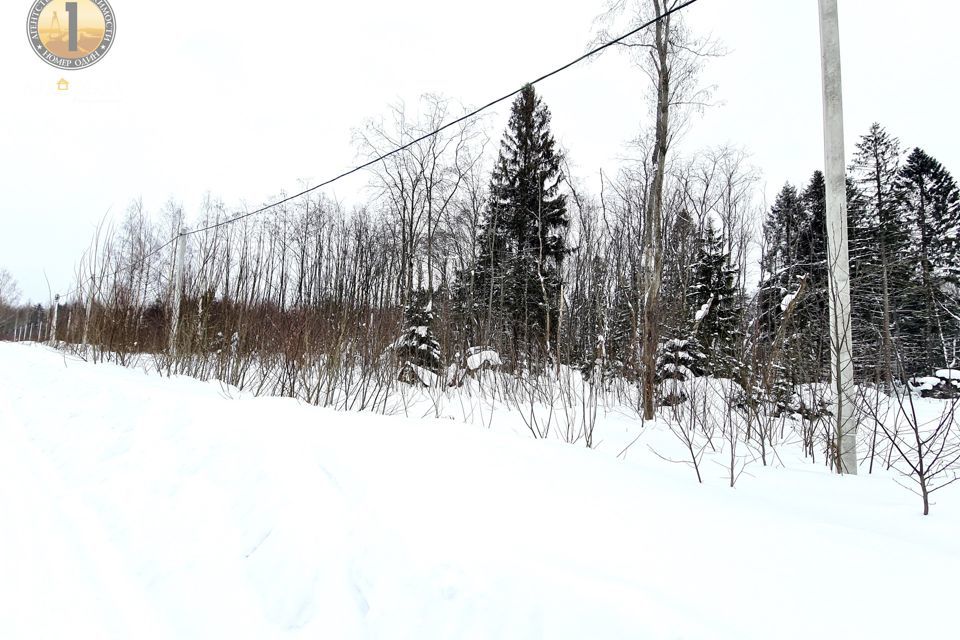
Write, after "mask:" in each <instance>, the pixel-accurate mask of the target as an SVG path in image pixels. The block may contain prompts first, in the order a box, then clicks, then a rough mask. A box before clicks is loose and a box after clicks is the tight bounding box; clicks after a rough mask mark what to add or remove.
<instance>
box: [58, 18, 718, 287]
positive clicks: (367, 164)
mask: <svg viewBox="0 0 960 640" xmlns="http://www.w3.org/2000/svg"><path fill="white" fill-rule="evenodd" d="M697 2H699V0H686V1H685V2H682V3H680V4H678V5H676V6H674V7H672V8H670V9H668V10H666V11H664V12H663V13H661V14H660V15H657V16H656V17H654V18H652V19H651V20H648V21H647V22H644V23H643V24H641V25H640V26H638V27H636V28H634V29H631V30H630V31H628V32H627V33H624V34H623V35H621V36H620V37H618V38H614V39H613V40H610V41H608V42H605V43H603V44H601V45H599V46H597V47H595V48H593V49H591V50H589V51H587V52H586V53H584V54H583V55H581V56H579V57H577V58H575V59H573V60H571V61H570V62H568V63H566V64H564V65H562V66H560V67H557V68H556V69H554V70H553V71H550V72H548V73H545V74H543V75H542V76H540V77H538V78H536V79H535V80H532V81H531V82H529V83H527V84H529V85H531V86H532V85H536V84H538V83H540V82H543V81H544V80H547V79H549V78H552V77H553V76H555V75H557V74H559V73H562V72H564V71H566V70H567V69H569V68H570V67H573V66H575V65H577V64H579V63H581V62H583V61H584V60H586V59H587V58H590V57H593V56H595V55H597V54H598V53H600V52H602V51H604V50H606V49H609V48H610V47H612V46H614V45H617V44H620V43H621V42H623V41H624V40H626V39H628V38H630V37H632V36H635V35H636V34H638V33H640V32H641V31H643V30H645V29H647V28H649V27H651V26H652V25H654V24H656V23H657V22H659V21H660V20H663V19H665V18H668V17H669V16H671V15H673V14H674V13H677V12H679V11H682V10H683V9H686V8H687V7H689V6H690V5H692V4H695V3H697ZM525 86H526V85H524V87H525ZM524 87H520V88H519V89H514V90H513V91H511V92H510V93H507V94H505V95H503V96H500V97H499V98H496V99H495V100H491V101H490V102H488V103H486V104H484V105H483V106H481V107H478V108H476V109H474V110H473V111H471V112H469V113H467V114H464V115H462V116H460V117H459V118H456V119H454V120H451V121H450V122H448V123H446V124H444V125H441V126H439V127H437V128H436V129H434V130H433V131H430V132H428V133H425V134H423V135H422V136H420V137H418V138H416V139H414V140H411V141H410V142H407V143H406V144H403V145H400V146H399V147H396V148H395V149H392V150H390V151H388V152H386V153H384V154H382V155H380V156H378V157H376V158H374V159H372V160H369V161H367V162H364V163H363V164H360V165H358V166H356V167H353V168H352V169H349V170H347V171H344V172H343V173H341V174H339V175H337V176H334V177H333V178H330V179H329V180H324V181H323V182H321V183H319V184H316V185H314V186H312V187H309V188H307V189H304V190H303V191H300V192H299V193H295V194H293V195H291V196H287V197H285V198H282V199H280V200H277V201H276V202H271V203H270V204H267V205H264V206H262V207H260V208H259V209H256V210H254V211H248V212H244V213H242V214H239V215H236V216H233V217H231V218H228V219H227V220H222V221H220V222H215V223H213V224H209V225H206V226H203V227H199V228H197V229H191V230H189V231H184V232H181V233H182V234H183V235H186V236H192V235H194V234H197V233H203V232H205V231H212V230H213V229H217V228H219V227H223V226H226V225H229V224H233V223H235V222H239V221H240V220H244V219H246V218H249V217H251V216H255V215H259V214H261V213H263V212H265V211H268V210H270V209H272V208H274V207H277V206H280V205H282V204H285V203H287V202H290V201H291V200H296V199H297V198H300V197H303V196H305V195H307V194H308V193H312V192H314V191H316V190H317V189H322V188H323V187H326V186H329V185H331V184H333V183H334V182H337V181H338V180H342V179H343V178H346V177H347V176H350V175H353V174H354V173H357V172H359V171H363V170H364V169H366V168H368V167H371V166H373V165H375V164H377V163H378V162H382V161H384V160H386V159H387V158H389V157H391V156H394V155H396V154H398V153H400V152H401V151H405V150H407V149H409V148H410V147H412V146H413V145H415V144H418V143H420V142H423V141H424V140H427V139H429V138H432V137H433V136H435V135H437V134H439V133H442V132H443V131H446V130H447V129H449V128H450V127H454V126H456V125H458V124H460V123H462V122H466V121H467V120H470V119H472V118H475V117H476V116H478V115H480V114H481V113H483V112H484V111H486V110H487V109H489V108H491V107H494V106H496V105H498V104H500V103H501V102H505V101H506V100H509V99H510V98H512V97H513V96H515V95H517V94H518V93H520V92H521V91H523V89H524ZM179 236H180V234H177V235H176V236H174V237H173V238H171V239H170V240H168V241H167V242H165V243H164V244H163V245H161V246H160V247H158V248H157V249H154V250H153V251H151V252H150V253H148V254H147V255H146V256H144V257H143V259H142V262H146V261H147V260H148V259H149V258H152V257H153V256H154V255H156V254H158V253H160V252H161V251H162V250H163V249H166V248H167V247H168V246H170V245H171V244H173V243H174V242H175V241H176V240H177V238H178V237H179ZM121 271H123V269H119V270H117V271H115V272H114V273H113V274H111V277H115V276H117V275H119V274H120V272H121ZM79 289H80V287H79V285H78V286H77V287H76V288H74V289H72V290H71V291H70V292H68V293H67V294H65V295H64V296H63V297H64V298H66V297H68V296H70V295H72V294H73V293H76V292H77V291H79Z"/></svg>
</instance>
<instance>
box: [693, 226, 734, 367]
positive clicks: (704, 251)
mask: <svg viewBox="0 0 960 640" xmlns="http://www.w3.org/2000/svg"><path fill="white" fill-rule="evenodd" d="M692 282H693V284H692V285H691V287H690V299H691V301H692V303H693V304H692V305H691V306H692V307H693V308H695V309H696V313H695V316H694V324H695V329H696V330H695V331H694V337H695V338H696V339H697V340H698V341H699V344H700V347H701V351H702V352H703V354H704V369H705V370H706V373H710V374H712V375H714V376H717V377H736V376H737V375H738V374H739V373H740V370H741V368H742V362H741V358H740V353H739V352H740V348H741V344H740V342H741V340H740V338H741V337H742V336H741V332H740V322H741V319H742V317H743V297H742V296H741V294H740V291H739V289H738V286H737V270H736V269H735V268H734V267H732V266H731V265H730V253H729V251H727V250H726V249H725V247H724V243H723V237H722V236H721V235H720V233H719V232H718V231H717V230H716V229H714V226H713V224H712V222H711V221H710V220H708V221H707V223H706V224H705V225H704V229H703V232H702V234H701V238H700V250H699V255H698V260H697V263H696V264H694V265H693V278H692Z"/></svg>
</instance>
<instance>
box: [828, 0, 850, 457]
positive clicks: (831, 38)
mask: <svg viewBox="0 0 960 640" xmlns="http://www.w3.org/2000/svg"><path fill="white" fill-rule="evenodd" d="M819 2H820V52H821V56H822V59H823V67H822V69H823V148H824V159H825V167H824V169H825V177H826V183H827V250H828V252H829V253H828V262H829V270H830V346H831V348H830V353H831V374H832V375H831V383H832V386H833V389H834V393H835V396H836V400H835V402H836V404H835V407H834V416H835V418H836V438H837V447H838V460H837V462H838V470H839V471H840V473H848V474H856V473H857V422H858V419H857V415H856V405H855V396H856V390H855V388H854V384H853V355H852V351H853V347H852V342H853V341H852V339H851V321H850V259H849V255H848V247H847V178H846V158H845V156H844V149H843V82H842V79H841V73H840V23H839V20H838V17H837V0H819Z"/></svg>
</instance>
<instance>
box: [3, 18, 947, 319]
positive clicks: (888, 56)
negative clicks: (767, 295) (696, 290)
mask: <svg viewBox="0 0 960 640" xmlns="http://www.w3.org/2000/svg"><path fill="white" fill-rule="evenodd" d="M85 1H86V0H85ZM111 4H112V5H113V8H114V10H115V12H116V15H117V38H116V42H115V44H114V46H113V49H112V50H111V51H110V53H109V54H108V55H107V57H106V58H105V59H104V60H103V61H102V62H100V63H98V64H97V65H95V66H94V67H92V68H89V69H85V70H82V71H78V72H72V73H66V74H65V73H64V72H61V71H59V70H57V69H54V68H53V67H49V66H47V65H46V64H44V63H43V62H42V61H41V60H40V59H39V58H37V57H36V56H35V55H34V53H33V52H32V51H31V50H30V47H29V45H28V41H27V37H26V35H25V25H26V17H27V12H28V10H29V6H30V2H29V0H5V1H4V2H2V3H0V61H2V62H0V96H2V99H0V267H6V268H8V269H9V270H10V271H11V272H13V274H14V276H15V277H16V278H17V279H18V280H19V282H20V283H21V286H22V288H23V289H24V292H25V294H26V296H28V297H29V298H31V299H33V300H34V301H38V300H39V301H42V302H46V300H47V297H48V296H47V285H46V281H45V278H44V272H46V275H47V276H48V277H49V280H50V283H51V286H52V287H53V290H54V292H56V291H58V290H60V291H64V290H66V289H69V287H70V285H71V280H72V273H73V265H74V263H75V262H76V260H77V259H78V257H79V256H80V254H81V252H82V251H83V250H84V248H85V247H86V246H87V245H88V243H89V241H90V238H91V236H92V234H93V232H94V229H95V227H96V225H97V223H98V222H99V221H100V220H101V219H102V218H103V217H104V215H105V214H108V213H109V214H111V215H114V216H117V217H119V216H120V215H121V214H122V213H123V211H124V209H125V208H126V207H127V205H128V204H129V203H130V201H131V200H133V199H135V198H138V197H142V198H143V201H144V204H145V205H146V207H147V208H148V209H150V210H157V209H159V208H160V207H161V206H162V205H163V204H164V203H165V202H166V201H167V200H169V199H170V198H174V199H176V200H178V201H180V202H183V203H184V205H185V207H186V209H187V213H188V216H189V215H190V214H191V213H192V212H195V211H196V209H197V206H198V204H199V202H200V200H201V199H202V197H203V194H205V193H206V192H210V193H212V194H213V195H215V196H218V197H220V198H222V199H223V200H225V201H226V202H227V203H228V204H229V205H236V206H239V205H241V204H242V203H246V204H248V205H251V206H252V205H257V204H260V203H262V202H263V201H265V200H266V199H268V198H269V197H270V196H272V195H275V194H276V193H278V192H279V191H281V190H287V191H288V192H289V191H294V190H297V189H298V188H299V187H301V186H302V184H303V183H304V182H307V183H313V182H316V181H319V180H321V179H323V178H326V177H329V176H330V175H332V174H335V173H338V172H340V171H341V170H343V169H344V168H347V167H349V166H351V164H352V163H353V161H354V159H355V152H354V149H353V147H352V145H351V130H352V128H353V127H356V126H358V125H360V124H361V123H362V121H363V120H364V119H365V118H367V117H370V116H376V115H379V114H381V113H383V112H384V111H385V109H386V107H387V105H388V104H389V103H391V102H393V101H395V100H397V99H398V98H404V99H406V100H407V101H408V102H409V103H412V102H413V101H415V100H416V98H417V96H418V95H420V94H421V93H425V92H435V93H442V94H444V95H446V96H448V97H451V98H455V99H458V100H460V101H462V102H463V103H465V104H468V105H476V104H481V103H483V102H486V101H487V100H489V99H491V98H493V97H495V96H499V95H501V94H503V93H506V92H507V91H509V90H511V89H514V88H516V87H518V86H520V85H521V84H523V82H525V81H526V80H528V79H531V78H533V77H536V76H538V75H540V74H541V73H543V72H544V71H547V70H550V69H552V68H553V67H555V66H558V65H559V64H561V63H563V62H566V61H568V60H569V59H571V58H573V57H575V56H577V55H579V54H580V53H582V52H583V51H584V50H585V46H586V43H587V42H588V41H589V39H590V36H591V29H592V20H593V18H594V17H595V16H596V15H597V14H598V13H599V12H600V11H601V10H602V8H603V6H604V4H605V0H577V1H576V2H560V1H558V0H484V1H482V2H480V1H477V0H473V1H471V2H462V1H460V0H406V1H405V2H397V1H396V0H389V1H380V0H377V1H373V0H370V1H368V2H341V1H337V0H327V1H324V2H316V1H308V0H287V1H285V2H277V3H264V2H246V1H243V0H234V1H233V2H229V3H221V2H203V1H198V0H192V1H189V2H188V1H187V0H166V1H165V2H162V3H155V2H144V1H143V0H137V1H134V0H111ZM840 12H841V13H840V18H841V43H842V47H843V55H844V60H843V65H844V69H843V71H844V81H845V89H844V94H845V96H844V97H845V106H846V128H847V144H848V147H847V154H848V158H849V157H850V152H851V150H852V145H853V143H854V142H855V140H856V138H857V137H858V136H859V135H860V134H861V133H862V132H864V131H865V130H866V129H867V127H868V126H869V125H870V123H871V122H872V121H874V120H876V121H880V122H882V123H883V124H884V125H886V126H887V128H888V129H889V130H890V131H891V133H893V134H895V135H897V136H899V137H900V139H901V141H902V142H903V144H904V146H923V147H924V148H925V149H927V150H928V151H929V152H930V153H932V154H933V155H934V156H936V157H938V158H939V159H940V160H941V161H942V162H944V163H945V164H946V165H947V167H948V169H951V170H952V171H954V172H955V173H960V127H958V126H957V124H956V110H957V102H958V98H960V89H958V82H957V76H956V69H957V64H958V63H960V46H958V44H957V37H958V36H957V29H958V27H957V24H958V19H960V8H958V7H957V6H956V5H954V4H953V3H946V2H943V1H942V0H913V1H912V2H909V3H907V2H903V1H902V0H896V1H894V0H840ZM687 16H688V20H689V21H690V24H691V26H693V27H694V28H695V29H698V30H700V31H710V32H712V33H713V34H714V35H715V36H716V37H717V38H719V39H720V40H722V42H723V43H724V44H725V45H726V47H727V48H728V49H729V50H730V54H729V55H728V56H727V57H726V58H724V59H722V60H719V61H716V62H713V63H712V64H711V66H710V67H709V68H708V70H707V73H706V76H705V79H706V81H707V82H709V83H714V84H717V85H718V92H717V94H716V96H715V97H716V99H718V100H720V101H722V105H721V106H718V107H715V108H712V109H711V110H710V111H709V112H708V113H706V114H705V115H704V116H703V117H702V118H700V119H699V120H698V121H697V122H696V123H695V124H694V128H693V130H692V132H691V134H690V135H689V136H688V138H687V139H686V140H685V143H684V144H685V146H686V148H688V149H692V148H695V147H697V146H702V145H712V144H718V143H725V142H731V143H734V144H738V145H742V146H743V147H745V148H746V149H747V150H748V151H749V152H750V153H751V154H752V157H753V162H754V163H755V164H756V165H757V166H758V167H760V168H761V169H762V171H763V175H764V181H765V184H766V193H767V196H768V197H772V195H773V194H774V193H775V192H776V190H777V189H778V188H779V187H780V185H782V184H783V182H784V181H786V180H790V181H794V182H799V181H803V180H805V179H806V178H807V177H808V176H809V174H810V173H811V172H812V170H813V169H814V168H817V167H819V166H820V165H821V164H822V146H821V107H820V75H819V73H820V66H819V35H818V27H817V0H700V2H699V3H698V4H696V5H694V6H693V7H691V8H690V9H688V10H687ZM64 75H65V76H66V78H67V79H68V80H69V81H71V83H72V88H71V90H70V91H69V92H67V93H66V94H63V93H58V92H57V91H56V87H55V85H56V81H57V80H58V79H59V78H60V77H62V76H64ZM539 91H540V93H541V95H542V96H543V97H544V99H545V100H546V102H547V104H548V105H549V106H550V108H551V110H552V111H553V115H554V123H553V125H554V132H555V134H556V135H557V137H558V138H559V140H560V141H561V142H562V144H563V145H564V146H565V147H566V148H567V149H569V151H570V153H571V157H572V160H573V161H574V162H575V164H576V166H577V168H578V171H579V173H580V176H581V177H582V178H584V179H589V180H591V183H590V184H593V185H594V186H595V185H596V182H597V181H596V178H595V176H597V175H598V173H599V170H600V168H601V167H603V168H605V169H606V170H608V171H612V170H614V169H615V167H616V166H617V164H618V160H617V159H618V157H620V156H622V155H623V154H624V153H625V151H624V142H625V141H626V140H628V139H630V138H631V137H632V136H634V135H635V134H636V133H637V131H638V130H639V128H640V127H641V126H642V124H643V119H644V118H645V115H646V109H645V103H644V97H643V96H644V94H645V92H646V91H647V87H646V84H645V78H644V76H643V75H642V74H640V73H639V72H638V71H637V70H635V69H633V68H631V67H630V66H629V64H628V63H627V61H626V60H625V59H624V58H623V57H620V56H618V55H605V56H603V57H601V59H599V60H597V61H594V62H592V63H588V64H584V65H582V66H579V67H576V68H574V69H572V70H570V71H568V72H566V73H563V74H561V75H559V76H557V77H555V78H552V79H551V80H549V81H547V82H545V83H544V84H542V85H541V86H540V87H539ZM504 113H505V110H504V109H501V110H500V112H499V114H498V115H496V116H495V117H494V118H493V119H492V120H491V134H492V135H495V136H498V135H499V132H500V131H501V130H502V128H503V125H504ZM364 181H365V178H363V177H361V178H359V179H352V180H348V181H345V182H344V183H343V184H342V185H340V186H338V187H337V188H336V190H335V191H330V193H332V194H336V195H338V196H340V197H342V198H343V199H344V200H345V201H347V202H348V203H349V202H350V201H351V200H353V199H354V194H355V193H356V191H357V189H358V188H360V187H361V186H362V184H363V183H364Z"/></svg>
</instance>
